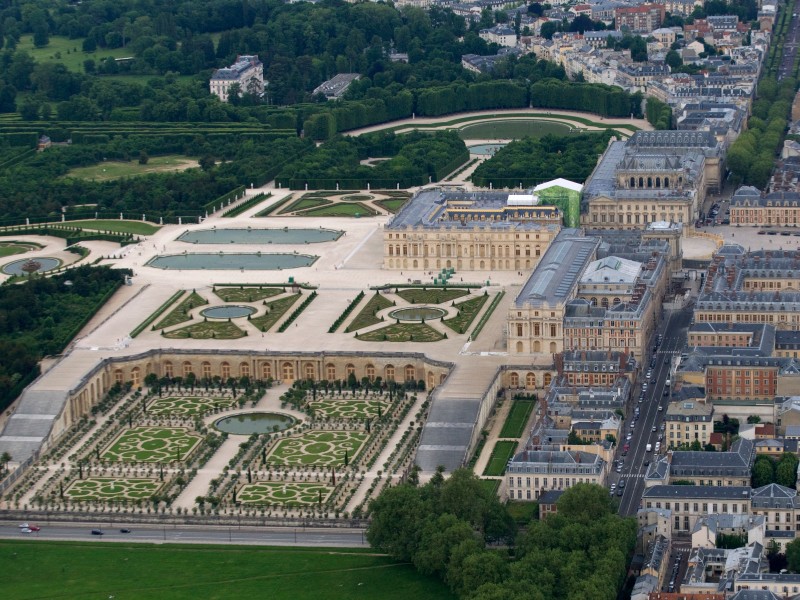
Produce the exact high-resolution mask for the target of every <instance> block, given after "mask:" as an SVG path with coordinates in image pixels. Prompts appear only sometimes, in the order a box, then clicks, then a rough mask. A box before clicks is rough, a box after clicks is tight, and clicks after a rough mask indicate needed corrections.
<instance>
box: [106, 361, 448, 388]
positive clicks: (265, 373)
mask: <svg viewBox="0 0 800 600" xmlns="http://www.w3.org/2000/svg"><path fill="white" fill-rule="evenodd" d="M403 372H404V375H405V380H406V381H416V380H417V369H416V367H415V366H414V365H406V366H405V368H404V371H403ZM163 373H164V376H165V377H170V378H173V377H175V376H176V375H175V374H176V367H175V365H173V364H172V363H171V362H169V361H167V362H165V363H164V365H163ZM181 373H182V376H183V377H187V376H188V375H190V374H195V375H200V377H203V378H209V379H210V378H212V377H214V376H215V373H214V372H213V370H212V367H211V363H209V362H203V363H202V364H201V365H200V372H199V373H195V372H194V367H193V365H192V363H191V362H189V361H185V362H184V363H183V364H182V369H181ZM233 373H234V371H233V369H232V365H230V364H229V363H227V362H223V363H222V364H220V368H219V376H220V377H221V378H222V379H223V380H225V379H228V378H230V377H232V376H233ZM280 373H281V375H282V377H283V379H287V380H293V379H295V368H294V363H292V362H289V361H286V362H283V363H282V364H281V365H280ZM337 374H338V372H337V369H336V365H334V364H331V363H329V364H327V365H325V378H326V379H328V380H329V381H335V380H336V379H337ZM351 374H353V375H356V367H355V365H353V364H348V365H345V368H344V378H347V377H349V376H350V375H351ZM304 375H305V377H306V378H307V379H316V378H317V368H316V365H315V364H313V363H306V364H305V366H304ZM251 376H252V373H251V369H250V363H247V362H241V363H240V364H239V370H238V377H251ZM364 376H365V377H367V378H368V379H370V380H374V379H375V378H376V377H377V376H378V371H377V370H376V368H375V366H374V365H371V364H368V365H367V366H366V367H364ZM261 377H262V379H269V378H271V377H273V372H272V365H271V364H270V363H262V364H261ZM442 377H444V375H442ZM383 378H384V379H385V380H387V381H394V380H395V367H394V365H386V366H385V367H384V369H383ZM130 379H131V380H132V381H133V384H134V385H140V384H141V381H142V369H141V368H139V367H134V368H133V369H131V376H130ZM114 381H116V382H119V383H122V382H123V381H125V373H124V372H123V370H122V369H117V370H115V371H114Z"/></svg>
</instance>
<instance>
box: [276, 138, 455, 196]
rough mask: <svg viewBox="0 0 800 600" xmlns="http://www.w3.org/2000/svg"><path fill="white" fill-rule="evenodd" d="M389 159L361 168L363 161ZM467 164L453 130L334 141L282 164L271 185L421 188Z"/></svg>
mask: <svg viewBox="0 0 800 600" xmlns="http://www.w3.org/2000/svg"><path fill="white" fill-rule="evenodd" d="M370 157H372V158H375V157H390V158H389V159H388V160H384V161H381V162H378V163H376V164H374V165H373V166H368V165H362V164H360V161H362V160H364V159H366V158H370ZM468 159H469V151H468V150H467V147H466V145H465V144H464V142H463V141H462V140H461V138H459V137H458V134H457V133H456V132H454V131H439V132H436V133H433V134H428V133H423V132H412V133H408V134H404V135H395V134H394V133H375V134H366V135H361V136H358V137H341V136H339V137H335V138H333V139H331V140H329V141H328V142H326V143H325V144H322V145H321V146H319V147H317V148H316V149H314V150H313V151H312V152H309V153H307V154H304V155H302V156H301V157H300V158H298V159H297V160H295V161H293V162H290V163H289V164H287V165H286V166H285V167H284V168H283V169H282V170H281V172H280V173H279V174H278V176H277V177H276V182H277V183H279V184H280V185H282V186H285V187H290V188H292V189H303V188H304V187H305V185H306V184H308V187H309V188H311V189H335V188H336V185H337V184H338V185H339V188H340V189H348V188H349V189H366V188H367V184H369V186H370V187H372V188H378V187H384V188H386V187H388V188H394V187H395V186H396V185H398V184H399V185H400V187H401V188H402V187H411V186H415V185H424V184H426V183H428V182H429V181H438V180H439V179H441V178H442V177H444V176H445V175H447V174H449V173H450V172H452V171H453V170H455V169H456V168H457V167H458V166H460V165H461V164H463V163H465V162H466V161H467V160H468Z"/></svg>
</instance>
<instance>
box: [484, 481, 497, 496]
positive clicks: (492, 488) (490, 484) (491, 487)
mask: <svg viewBox="0 0 800 600" xmlns="http://www.w3.org/2000/svg"><path fill="white" fill-rule="evenodd" d="M480 482H481V485H482V486H483V487H485V488H486V490H487V491H488V492H489V493H490V494H492V495H497V490H499V489H500V480H499V479H481V480H480Z"/></svg>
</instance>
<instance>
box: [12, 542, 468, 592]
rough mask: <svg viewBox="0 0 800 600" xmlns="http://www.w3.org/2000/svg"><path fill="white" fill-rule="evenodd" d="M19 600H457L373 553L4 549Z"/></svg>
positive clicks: (82, 546) (112, 546)
mask: <svg viewBox="0 0 800 600" xmlns="http://www.w3.org/2000/svg"><path fill="white" fill-rule="evenodd" d="M0 561H2V563H3V564H4V565H5V568H4V574H3V583H2V584H0V589H2V591H3V597H5V598H13V599H14V600H32V599H34V598H74V599H84V598H86V599H89V598H110V597H113V598H115V600H138V599H141V598H158V599H159V600H196V599H197V598H203V599H206V600H227V599H230V600H240V599H242V598H270V599H271V600H284V599H285V600H340V599H341V600H351V599H353V600H359V599H364V600H371V599H374V598H380V599H381V600H408V599H409V598H414V600H434V599H436V600H439V599H441V600H450V599H455V596H454V595H452V594H451V593H450V591H449V590H448V589H447V587H446V586H445V585H444V584H443V583H441V582H440V581H439V580H437V579H435V578H433V577H424V576H422V575H420V574H418V573H417V572H416V571H415V570H414V567H413V566H411V565H409V564H404V563H398V562H396V561H394V560H392V559H391V558H388V557H384V556H375V555H373V554H371V553H370V550H368V549H364V550H361V549H328V548H321V549H316V548H270V547H260V546H212V545H207V546H206V545H202V546H201V545H178V544H174V545H173V544H168V545H163V546H162V545H152V544H122V543H120V544H117V543H109V542H95V543H88V542H86V543H78V542H39V541H35V540H28V541H16V540H13V541H11V540H3V541H0Z"/></svg>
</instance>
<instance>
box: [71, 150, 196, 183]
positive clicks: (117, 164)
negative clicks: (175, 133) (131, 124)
mask: <svg viewBox="0 0 800 600" xmlns="http://www.w3.org/2000/svg"><path fill="white" fill-rule="evenodd" d="M196 166H198V163H197V161H196V160H194V159H193V158H188V157H186V156H181V155H180V154H166V155H164V156H151V157H150V159H149V160H148V161H147V164H146V165H141V164H139V160H138V159H134V160H131V161H129V162H124V161H114V160H109V161H105V162H101V163H97V164H96V165H91V166H88V167H77V168H75V169H70V170H69V172H68V173H67V174H66V175H65V176H64V177H74V178H75V179H88V180H90V181H110V180H112V179H120V178H122V177H133V176H135V175H146V174H148V173H163V172H166V171H183V170H184V169H191V168H193V167H196Z"/></svg>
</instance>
